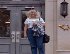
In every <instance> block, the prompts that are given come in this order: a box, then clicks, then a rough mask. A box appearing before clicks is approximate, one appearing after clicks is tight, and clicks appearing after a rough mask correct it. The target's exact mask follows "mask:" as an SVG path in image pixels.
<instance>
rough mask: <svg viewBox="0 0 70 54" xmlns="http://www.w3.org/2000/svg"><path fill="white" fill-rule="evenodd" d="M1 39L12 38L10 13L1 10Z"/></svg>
mask: <svg viewBox="0 0 70 54" xmlns="http://www.w3.org/2000/svg"><path fill="white" fill-rule="evenodd" d="M0 37H10V11H9V10H2V9H0Z"/></svg>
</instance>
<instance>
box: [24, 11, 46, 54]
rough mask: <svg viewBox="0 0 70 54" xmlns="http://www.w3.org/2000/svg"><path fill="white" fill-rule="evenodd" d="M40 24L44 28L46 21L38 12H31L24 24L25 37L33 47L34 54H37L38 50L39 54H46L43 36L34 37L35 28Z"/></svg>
mask: <svg viewBox="0 0 70 54" xmlns="http://www.w3.org/2000/svg"><path fill="white" fill-rule="evenodd" d="M38 22H39V23H40V24H41V26H42V30H43V26H44V24H45V22H44V20H43V19H42V18H41V17H40V14H39V12H38V11H36V10H30V11H28V13H27V19H26V20H25V22H24V24H25V27H24V37H27V36H28V40H29V42H30V45H31V51H32V54H37V48H38V50H39V54H44V48H43V35H41V34H39V35H34V31H33V26H34V25H39V24H38Z"/></svg>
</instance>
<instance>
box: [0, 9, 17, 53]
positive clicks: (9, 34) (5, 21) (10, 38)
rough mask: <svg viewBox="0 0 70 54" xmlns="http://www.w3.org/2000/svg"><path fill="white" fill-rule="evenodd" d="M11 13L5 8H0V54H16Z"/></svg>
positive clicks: (13, 21) (13, 22) (13, 23)
mask: <svg viewBox="0 0 70 54" xmlns="http://www.w3.org/2000/svg"><path fill="white" fill-rule="evenodd" d="M12 13H13V11H11V10H8V9H7V8H0V54H15V53H16V52H15V51H16V49H15V46H16V45H15V43H16V42H15V29H14V28H15V20H14V18H13V17H12V15H13V14H12ZM13 16H14V15H13Z"/></svg>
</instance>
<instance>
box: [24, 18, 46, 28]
mask: <svg viewBox="0 0 70 54" xmlns="http://www.w3.org/2000/svg"><path fill="white" fill-rule="evenodd" d="M38 22H41V23H45V22H44V20H43V19H42V18H40V19H39V18H27V19H26V20H25V22H24V24H28V28H32V26H33V23H38Z"/></svg>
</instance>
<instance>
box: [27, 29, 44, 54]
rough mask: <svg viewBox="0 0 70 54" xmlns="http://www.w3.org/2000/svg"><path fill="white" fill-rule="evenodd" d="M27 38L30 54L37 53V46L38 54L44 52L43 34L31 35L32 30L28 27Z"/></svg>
mask: <svg viewBox="0 0 70 54" xmlns="http://www.w3.org/2000/svg"><path fill="white" fill-rule="evenodd" d="M28 40H29V42H30V45H31V51H32V54H37V48H38V50H39V54H44V46H43V36H42V35H40V36H33V31H32V30H31V29H28Z"/></svg>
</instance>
